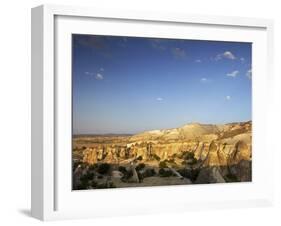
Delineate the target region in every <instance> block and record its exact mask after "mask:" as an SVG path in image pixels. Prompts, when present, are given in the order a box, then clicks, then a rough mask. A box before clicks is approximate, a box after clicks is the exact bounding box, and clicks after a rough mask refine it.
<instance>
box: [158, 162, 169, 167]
mask: <svg viewBox="0 0 281 226" xmlns="http://www.w3.org/2000/svg"><path fill="white" fill-rule="evenodd" d="M167 167H168V166H167V163H166V161H161V162H160V163H159V168H167Z"/></svg>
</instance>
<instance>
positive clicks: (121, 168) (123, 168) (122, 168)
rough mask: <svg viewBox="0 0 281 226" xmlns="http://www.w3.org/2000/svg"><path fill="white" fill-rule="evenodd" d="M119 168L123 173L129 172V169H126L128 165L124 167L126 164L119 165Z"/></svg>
mask: <svg viewBox="0 0 281 226" xmlns="http://www.w3.org/2000/svg"><path fill="white" fill-rule="evenodd" d="M118 170H119V171H120V172H121V173H123V174H126V173H127V169H126V167H124V166H119V167H118Z"/></svg>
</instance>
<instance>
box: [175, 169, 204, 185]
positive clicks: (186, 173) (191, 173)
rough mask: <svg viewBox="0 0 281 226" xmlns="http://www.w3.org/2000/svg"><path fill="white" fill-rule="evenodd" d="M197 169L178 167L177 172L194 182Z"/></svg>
mask: <svg viewBox="0 0 281 226" xmlns="http://www.w3.org/2000/svg"><path fill="white" fill-rule="evenodd" d="M199 172H200V170H199V169H179V170H178V173H179V174H180V175H182V176H183V177H185V178H188V179H190V180H191V181H192V182H194V181H195V180H196V179H197V177H198V174H199Z"/></svg>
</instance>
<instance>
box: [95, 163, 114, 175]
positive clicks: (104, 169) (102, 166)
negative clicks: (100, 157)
mask: <svg viewBox="0 0 281 226" xmlns="http://www.w3.org/2000/svg"><path fill="white" fill-rule="evenodd" d="M110 168H111V167H110V164H108V163H102V164H100V165H99V166H98V170H97V171H98V173H100V174H107V173H108V172H109V170H110Z"/></svg>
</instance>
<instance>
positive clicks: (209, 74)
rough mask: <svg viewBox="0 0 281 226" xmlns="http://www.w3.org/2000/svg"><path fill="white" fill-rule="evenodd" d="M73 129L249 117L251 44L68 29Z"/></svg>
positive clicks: (100, 130) (127, 128)
mask: <svg viewBox="0 0 281 226" xmlns="http://www.w3.org/2000/svg"><path fill="white" fill-rule="evenodd" d="M72 48H73V59H72V67H73V68H72V70H73V75H72V76H73V133H74V134H106V133H138V132H141V131H145V130H152V129H164V128H175V127H180V126H182V125H184V124H187V123H191V122H199V123H215V124H217V123H219V124H221V123H228V122H237V121H247V120H251V105H252V104H251V93H252V92H251V82H252V81H251V61H252V59H251V52H252V47H251V43H241V42H215V41H201V40H179V39H154V38H137V37H117V36H94V35H73V42H72Z"/></svg>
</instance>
